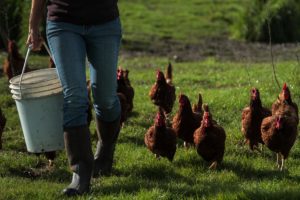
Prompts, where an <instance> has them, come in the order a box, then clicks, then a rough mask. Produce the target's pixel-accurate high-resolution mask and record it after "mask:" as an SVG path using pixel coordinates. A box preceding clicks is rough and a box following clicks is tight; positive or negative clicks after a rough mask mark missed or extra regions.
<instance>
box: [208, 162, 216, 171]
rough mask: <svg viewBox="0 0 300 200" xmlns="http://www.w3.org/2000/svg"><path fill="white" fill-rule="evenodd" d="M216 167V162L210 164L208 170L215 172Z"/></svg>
mask: <svg viewBox="0 0 300 200" xmlns="http://www.w3.org/2000/svg"><path fill="white" fill-rule="evenodd" d="M217 166H218V161H214V162H212V163H211V165H210V166H209V168H208V169H212V170H215V169H217Z"/></svg>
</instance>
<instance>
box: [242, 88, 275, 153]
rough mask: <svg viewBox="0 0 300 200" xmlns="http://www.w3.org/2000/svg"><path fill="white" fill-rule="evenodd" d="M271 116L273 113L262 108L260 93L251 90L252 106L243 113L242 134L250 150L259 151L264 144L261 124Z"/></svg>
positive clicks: (255, 89) (254, 89) (253, 89)
mask: <svg viewBox="0 0 300 200" xmlns="http://www.w3.org/2000/svg"><path fill="white" fill-rule="evenodd" d="M268 116H271V111H270V110H269V109H267V108H265V107H263V106H262V102H261V99H260V93H259V90H258V89H257V88H252V89H251V90H250V105H249V106H248V107H246V108H244V109H243V111H242V133H243V135H244V137H245V143H247V144H248V145H249V147H250V149H251V150H252V151H253V150H254V149H255V150H258V151H260V150H259V149H258V144H259V143H260V144H263V141H262V138H261V130H260V127H261V122H262V120H263V119H264V118H265V117H268Z"/></svg>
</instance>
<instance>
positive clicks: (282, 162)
mask: <svg viewBox="0 0 300 200" xmlns="http://www.w3.org/2000/svg"><path fill="white" fill-rule="evenodd" d="M284 160H285V159H284V157H283V156H281V167H280V171H281V172H282V171H283V170H284Z"/></svg>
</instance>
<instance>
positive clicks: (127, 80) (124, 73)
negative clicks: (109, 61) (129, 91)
mask: <svg viewBox="0 0 300 200" xmlns="http://www.w3.org/2000/svg"><path fill="white" fill-rule="evenodd" d="M128 76H129V70H128V69H125V70H123V77H124V80H125V83H126V85H127V86H131V83H130V80H129V77H128Z"/></svg>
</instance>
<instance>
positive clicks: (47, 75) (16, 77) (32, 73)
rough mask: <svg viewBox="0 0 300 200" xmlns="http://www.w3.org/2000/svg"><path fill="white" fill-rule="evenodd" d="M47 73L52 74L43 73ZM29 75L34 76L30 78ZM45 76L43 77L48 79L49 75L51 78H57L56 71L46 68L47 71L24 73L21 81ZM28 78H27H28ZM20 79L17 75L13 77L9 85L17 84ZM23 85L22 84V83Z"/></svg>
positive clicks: (39, 70)
mask: <svg viewBox="0 0 300 200" xmlns="http://www.w3.org/2000/svg"><path fill="white" fill-rule="evenodd" d="M47 71H49V72H52V73H50V74H45V72H47ZM30 75H34V76H30ZM41 75H42V76H45V77H49V76H50V75H53V76H55V77H58V75H57V71H56V69H54V68H48V69H38V70H33V71H30V72H26V73H24V74H23V79H22V81H23V80H26V79H28V78H33V77H37V76H41ZM28 76H29V77H28ZM20 77H21V75H17V76H14V77H12V78H11V79H10V80H9V83H10V84H19V82H20ZM51 77H52V76H51ZM22 84H23V83H22Z"/></svg>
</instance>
